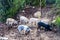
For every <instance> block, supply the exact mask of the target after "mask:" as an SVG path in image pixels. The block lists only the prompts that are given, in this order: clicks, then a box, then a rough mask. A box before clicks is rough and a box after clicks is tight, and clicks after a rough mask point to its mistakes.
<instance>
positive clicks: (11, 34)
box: [4, 8, 60, 40]
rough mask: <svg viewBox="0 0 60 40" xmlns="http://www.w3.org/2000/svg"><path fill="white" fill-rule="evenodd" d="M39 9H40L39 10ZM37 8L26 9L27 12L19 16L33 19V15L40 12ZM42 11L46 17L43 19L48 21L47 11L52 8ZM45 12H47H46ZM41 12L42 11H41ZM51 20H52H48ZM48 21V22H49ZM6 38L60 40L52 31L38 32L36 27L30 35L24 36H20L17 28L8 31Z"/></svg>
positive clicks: (11, 39)
mask: <svg viewBox="0 0 60 40" xmlns="http://www.w3.org/2000/svg"><path fill="white" fill-rule="evenodd" d="M38 9H39V8H38ZM38 9H37V8H34V9H32V8H29V9H24V10H25V13H23V12H19V14H18V15H24V16H26V17H28V18H31V17H34V16H33V14H34V13H35V12H36V11H38ZM45 9H46V8H44V9H42V10H43V11H42V15H44V16H43V17H42V19H44V20H46V19H45V18H46V17H45V16H46V14H45V13H46V12H47V11H50V10H51V8H50V9H49V8H48V9H46V10H45ZM44 10H45V11H44ZM39 11H41V10H39ZM48 20H50V18H49V19H48ZM48 20H46V21H48ZM4 37H7V38H8V40H60V35H59V33H58V32H57V33H54V32H52V31H44V30H39V31H37V28H36V27H32V31H31V32H30V34H28V35H24V34H19V32H18V30H17V28H12V29H10V30H9V31H6V32H5V34H4Z"/></svg>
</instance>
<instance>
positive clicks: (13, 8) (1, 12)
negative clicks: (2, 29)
mask: <svg viewBox="0 0 60 40" xmlns="http://www.w3.org/2000/svg"><path fill="white" fill-rule="evenodd" d="M24 3H25V0H0V5H1V6H0V16H1V17H0V21H5V20H6V18H8V17H14V15H16V13H17V11H18V10H19V9H22V8H23V7H24Z"/></svg>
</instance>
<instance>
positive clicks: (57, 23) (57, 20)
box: [55, 16, 60, 27]
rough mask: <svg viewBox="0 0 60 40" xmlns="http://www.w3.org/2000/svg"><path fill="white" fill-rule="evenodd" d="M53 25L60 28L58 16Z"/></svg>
mask: <svg viewBox="0 0 60 40" xmlns="http://www.w3.org/2000/svg"><path fill="white" fill-rule="evenodd" d="M55 24H56V25H57V26H58V27H60V17H59V16H58V17H57V18H56V22H55Z"/></svg>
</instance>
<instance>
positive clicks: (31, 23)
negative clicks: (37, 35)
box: [29, 18, 40, 26]
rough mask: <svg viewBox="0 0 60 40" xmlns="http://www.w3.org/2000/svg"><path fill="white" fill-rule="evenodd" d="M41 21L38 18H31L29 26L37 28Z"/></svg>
mask: <svg viewBox="0 0 60 40" xmlns="http://www.w3.org/2000/svg"><path fill="white" fill-rule="evenodd" d="M39 21H40V19H38V18H30V20H29V25H32V26H37V23H38V22H39Z"/></svg>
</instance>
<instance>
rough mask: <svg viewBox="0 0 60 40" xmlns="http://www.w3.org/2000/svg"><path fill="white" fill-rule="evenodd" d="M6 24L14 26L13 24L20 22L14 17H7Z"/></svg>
mask: <svg viewBox="0 0 60 40" xmlns="http://www.w3.org/2000/svg"><path fill="white" fill-rule="evenodd" d="M6 24H7V25H9V26H13V24H18V22H17V21H16V20H15V19H13V18H7V20H6Z"/></svg>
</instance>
